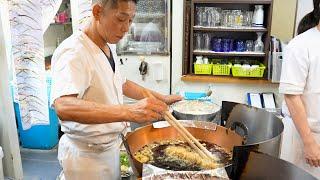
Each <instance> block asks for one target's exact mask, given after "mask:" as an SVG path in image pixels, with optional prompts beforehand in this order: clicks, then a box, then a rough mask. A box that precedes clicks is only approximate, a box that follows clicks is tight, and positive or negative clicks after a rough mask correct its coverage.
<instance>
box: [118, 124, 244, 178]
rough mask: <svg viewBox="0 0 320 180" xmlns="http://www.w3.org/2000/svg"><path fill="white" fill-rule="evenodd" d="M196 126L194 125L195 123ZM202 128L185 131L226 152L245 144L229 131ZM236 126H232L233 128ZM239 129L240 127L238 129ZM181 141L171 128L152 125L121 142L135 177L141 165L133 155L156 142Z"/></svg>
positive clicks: (131, 134) (219, 127)
mask: <svg viewBox="0 0 320 180" xmlns="http://www.w3.org/2000/svg"><path fill="white" fill-rule="evenodd" d="M195 124H196V123H195ZM201 125H202V127H210V128H199V127H186V128H187V130H188V131H189V132H190V133H191V134H192V135H193V136H194V137H195V138H197V139H199V140H200V141H206V142H209V143H214V144H217V145H219V146H221V147H223V148H225V149H226V150H227V151H232V150H233V147H234V146H240V145H243V144H244V143H245V138H244V137H241V136H240V135H238V134H237V133H235V132H234V131H233V130H231V129H226V128H224V127H222V126H218V125H216V124H214V123H210V122H201ZM236 126H238V125H237V124H235V125H234V128H235V127H236ZM240 128H241V127H240ZM170 139H174V140H175V139H181V140H183V139H182V137H181V136H180V135H179V133H178V132H177V131H176V130H175V129H174V128H173V127H171V126H169V127H164V128H154V127H153V125H148V126H145V127H141V128H139V129H136V130H135V131H133V132H131V133H128V134H127V135H126V137H124V136H123V141H124V144H125V146H126V149H127V151H128V154H129V156H130V161H131V165H132V166H133V167H132V168H133V171H134V173H135V175H136V176H137V177H141V175H142V163H140V162H139V161H137V160H136V159H135V158H134V157H133V155H134V154H135V153H136V152H137V151H138V150H139V149H141V148H142V147H143V146H145V145H147V144H151V143H153V142H156V141H161V140H170Z"/></svg>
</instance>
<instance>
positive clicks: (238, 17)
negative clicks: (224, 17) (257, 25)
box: [232, 10, 243, 27]
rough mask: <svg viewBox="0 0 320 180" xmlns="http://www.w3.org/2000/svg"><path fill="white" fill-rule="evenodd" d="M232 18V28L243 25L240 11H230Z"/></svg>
mask: <svg viewBox="0 0 320 180" xmlns="http://www.w3.org/2000/svg"><path fill="white" fill-rule="evenodd" d="M232 14H233V17H234V24H233V27H241V26H242V25H243V14H242V11H241V10H233V11H232Z"/></svg>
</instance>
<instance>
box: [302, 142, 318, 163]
mask: <svg viewBox="0 0 320 180" xmlns="http://www.w3.org/2000/svg"><path fill="white" fill-rule="evenodd" d="M304 156H305V159H306V162H307V163H308V164H309V165H310V166H313V167H320V145H319V144H318V143H317V142H316V140H315V139H314V138H312V139H311V140H310V141H309V142H307V143H304Z"/></svg>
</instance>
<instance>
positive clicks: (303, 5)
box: [295, 0, 313, 32]
mask: <svg viewBox="0 0 320 180" xmlns="http://www.w3.org/2000/svg"><path fill="white" fill-rule="evenodd" d="M311 11H313V0H298V6H297V18H296V27H295V29H296V32H297V29H298V25H299V22H300V21H301V19H302V18H303V17H304V16H305V15H306V14H308V13H310V12H311Z"/></svg>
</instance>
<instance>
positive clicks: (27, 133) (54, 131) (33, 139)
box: [14, 77, 59, 149]
mask: <svg viewBox="0 0 320 180" xmlns="http://www.w3.org/2000/svg"><path fill="white" fill-rule="evenodd" d="M47 85H48V98H49V99H50V89H51V78H50V77H48V78H47ZM48 108H49V103H48ZM14 111H15V114H16V119H17V123H18V132H19V139H20V143H21V146H22V147H24V148H29V149H52V148H53V147H55V146H56V145H57V144H58V126H59V123H58V116H57V114H56V112H55V110H54V109H52V108H49V119H50V124H49V125H36V126H33V127H31V128H30V129H28V130H23V129H22V123H21V118H20V110H19V104H18V103H14Z"/></svg>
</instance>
